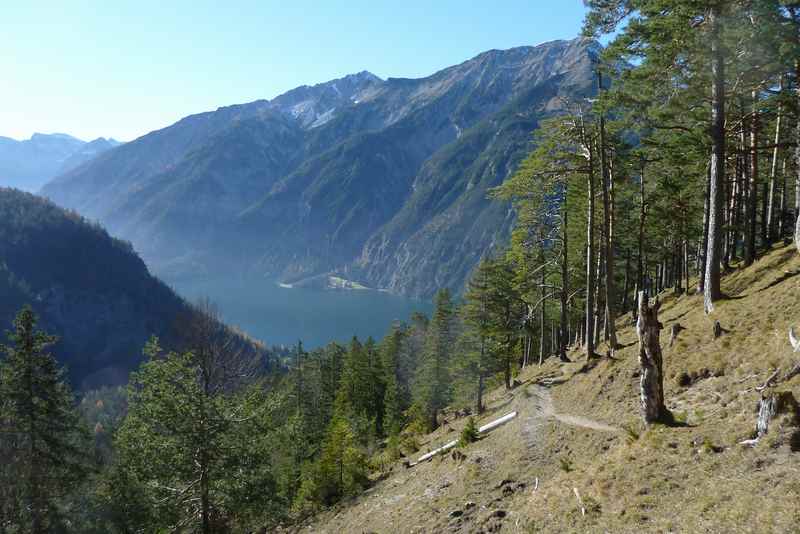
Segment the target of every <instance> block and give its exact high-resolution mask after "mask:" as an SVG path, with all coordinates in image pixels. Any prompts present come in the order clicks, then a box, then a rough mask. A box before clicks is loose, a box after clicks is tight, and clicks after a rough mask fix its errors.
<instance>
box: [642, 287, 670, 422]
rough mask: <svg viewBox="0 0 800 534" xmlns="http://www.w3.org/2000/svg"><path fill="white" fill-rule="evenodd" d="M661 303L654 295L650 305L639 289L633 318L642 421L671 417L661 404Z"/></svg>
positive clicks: (662, 389)
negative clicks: (637, 308) (639, 369)
mask: <svg viewBox="0 0 800 534" xmlns="http://www.w3.org/2000/svg"><path fill="white" fill-rule="evenodd" d="M660 307H661V303H660V302H659V301H658V298H656V302H655V304H654V305H653V306H650V305H649V302H648V299H647V297H646V296H645V292H644V291H640V292H639V318H638V320H637V322H636V334H637V335H638V336H639V365H640V367H641V375H640V381H639V388H640V392H639V393H640V394H639V396H640V401H641V407H642V417H643V418H644V422H645V424H650V423H654V422H658V421H666V420H669V418H670V412H669V410H667V407H666V406H665V404H664V371H663V359H662V356H661V340H660V333H661V329H662V328H663V325H662V324H661V323H660V322H658V310H659V308H660Z"/></svg>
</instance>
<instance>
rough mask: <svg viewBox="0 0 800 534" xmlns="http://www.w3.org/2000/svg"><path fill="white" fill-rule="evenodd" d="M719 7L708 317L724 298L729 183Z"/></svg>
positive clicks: (714, 19) (712, 20) (714, 38)
mask: <svg viewBox="0 0 800 534" xmlns="http://www.w3.org/2000/svg"><path fill="white" fill-rule="evenodd" d="M718 9H719V8H718V7H717V6H712V7H711V8H710V9H709V17H708V22H709V24H710V26H711V36H710V37H711V77H712V92H711V140H712V150H711V183H710V187H709V207H710V209H709V213H708V246H707V247H706V248H707V251H706V272H705V288H704V289H705V295H704V307H705V312H706V313H711V312H713V311H714V302H715V301H717V300H719V299H720V298H721V297H722V291H721V288H720V271H719V263H720V254H721V252H722V227H721V224H722V194H723V191H722V187H723V184H724V183H725V61H724V59H723V57H722V44H721V43H720V36H719V27H720V22H719V19H718V16H719V13H718Z"/></svg>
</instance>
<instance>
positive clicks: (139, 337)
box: [0, 188, 249, 388]
mask: <svg viewBox="0 0 800 534" xmlns="http://www.w3.org/2000/svg"><path fill="white" fill-rule="evenodd" d="M24 305H30V306H31V307H32V308H33V310H34V311H35V313H36V314H37V315H39V316H40V318H41V323H42V326H43V328H46V329H47V330H48V331H49V332H50V333H51V334H54V335H57V336H58V337H59V341H58V343H57V344H56V345H55V346H54V348H53V351H54V353H55V355H56V356H57V357H58V359H59V361H60V362H61V363H62V364H64V365H66V366H67V367H68V370H69V376H70V378H71V379H72V382H73V383H74V384H75V385H76V386H79V387H81V388H86V387H95V386H99V385H109V384H124V383H125V382H127V379H128V373H129V372H130V371H131V370H132V369H135V368H136V367H137V366H138V365H139V362H140V361H141V360H142V350H143V348H144V345H145V342H146V341H147V340H148V338H150V336H153V335H155V336H158V337H160V338H161V339H162V343H163V344H164V345H165V346H167V347H177V346H179V345H180V336H179V333H180V332H179V329H180V328H181V326H180V325H181V322H184V323H185V322H186V321H187V318H188V317H189V316H190V315H191V314H192V313H193V310H192V307H191V306H189V305H188V304H187V303H186V302H184V301H183V300H182V299H181V298H180V297H178V296H177V295H176V294H175V293H173V291H172V290H171V289H170V288H169V287H167V286H166V285H165V284H163V283H162V282H161V281H159V280H158V279H157V278H155V277H153V276H151V275H150V273H149V272H148V270H147V267H146V266H145V264H144V262H143V261H142V260H141V259H140V258H139V257H138V256H137V255H136V254H135V252H134V251H133V249H132V247H131V246H130V244H129V243H126V242H123V241H120V240H118V239H113V238H111V237H110V236H109V235H108V233H106V231H105V230H103V229H102V228H101V227H100V226H98V225H97V224H92V223H89V222H87V221H86V220H85V219H83V218H82V217H80V216H79V215H77V214H75V213H73V212H68V211H65V210H63V209H62V208H59V207H57V206H55V205H54V204H52V203H51V202H49V201H47V200H45V199H42V198H40V197H37V196H34V195H32V194H29V193H24V192H21V191H19V190H15V189H8V188H0V324H2V330H3V331H4V332H5V331H6V330H7V329H8V328H9V327H10V326H11V321H12V319H13V318H14V316H15V315H16V313H17V312H18V311H19V310H20V309H21V308H22V306H24ZM242 341H243V342H244V340H242ZM4 342H5V340H4ZM248 343H249V342H248Z"/></svg>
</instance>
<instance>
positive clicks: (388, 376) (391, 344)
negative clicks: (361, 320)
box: [379, 324, 405, 436]
mask: <svg viewBox="0 0 800 534" xmlns="http://www.w3.org/2000/svg"><path fill="white" fill-rule="evenodd" d="M404 337H405V329H404V328H403V326H402V325H400V324H395V325H393V326H392V330H391V332H389V335H387V336H386V337H385V338H384V339H383V341H382V342H381V345H380V349H379V350H380V355H381V363H382V370H383V383H384V395H383V430H384V433H385V434H386V435H388V436H397V435H398V434H400V430H401V428H402V426H403V411H404V406H403V405H402V399H401V392H400V377H399V376H398V374H399V373H398V371H399V358H400V350H401V349H402V344H403V339H404Z"/></svg>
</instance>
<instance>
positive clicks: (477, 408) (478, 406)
mask: <svg viewBox="0 0 800 534" xmlns="http://www.w3.org/2000/svg"><path fill="white" fill-rule="evenodd" d="M485 354H486V338H485V337H483V335H481V364H480V366H479V368H478V400H477V402H476V406H475V413H477V414H478V415H480V414H482V413H483V362H484V356H485Z"/></svg>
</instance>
